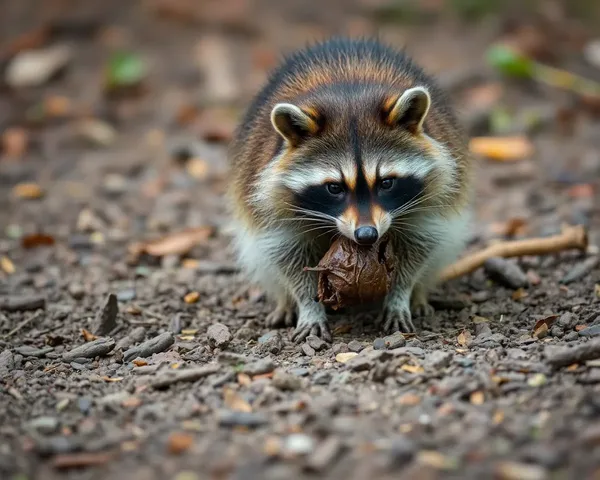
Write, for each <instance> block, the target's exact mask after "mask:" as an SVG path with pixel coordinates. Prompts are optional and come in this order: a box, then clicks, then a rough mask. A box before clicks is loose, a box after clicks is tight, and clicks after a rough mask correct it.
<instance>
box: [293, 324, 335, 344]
mask: <svg viewBox="0 0 600 480" xmlns="http://www.w3.org/2000/svg"><path fill="white" fill-rule="evenodd" d="M309 335H315V336H317V337H320V338H322V339H323V340H325V341H326V342H331V340H332V337H331V330H330V329H329V326H328V325H327V321H326V320H322V321H318V322H314V323H303V322H300V323H299V324H298V326H297V327H296V330H294V332H293V333H292V341H294V342H296V343H301V342H303V341H304V340H305V339H306V337H308V336H309Z"/></svg>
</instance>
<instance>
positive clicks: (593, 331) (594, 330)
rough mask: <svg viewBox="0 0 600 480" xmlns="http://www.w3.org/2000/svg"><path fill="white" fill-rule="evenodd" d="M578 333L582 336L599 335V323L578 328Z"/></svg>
mask: <svg viewBox="0 0 600 480" xmlns="http://www.w3.org/2000/svg"><path fill="white" fill-rule="evenodd" d="M579 335H580V336H582V337H596V336H598V335H600V325H593V326H591V327H587V328H584V329H583V330H579Z"/></svg>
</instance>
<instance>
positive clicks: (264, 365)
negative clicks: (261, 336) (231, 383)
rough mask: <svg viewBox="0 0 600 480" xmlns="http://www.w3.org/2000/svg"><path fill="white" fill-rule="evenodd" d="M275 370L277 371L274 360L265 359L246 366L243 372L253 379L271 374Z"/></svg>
mask: <svg viewBox="0 0 600 480" xmlns="http://www.w3.org/2000/svg"><path fill="white" fill-rule="evenodd" d="M273 370H275V363H273V360H271V359H270V358H263V359H261V360H258V361H256V362H252V363H249V364H247V365H245V366H244V368H243V369H242V372H243V373H245V374H246V375H250V376H251V377H253V376H254V375H262V374H264V373H271V372H272V371H273Z"/></svg>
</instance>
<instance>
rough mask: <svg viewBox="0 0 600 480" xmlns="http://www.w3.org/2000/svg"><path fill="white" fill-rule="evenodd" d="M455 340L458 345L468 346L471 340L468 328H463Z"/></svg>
mask: <svg viewBox="0 0 600 480" xmlns="http://www.w3.org/2000/svg"><path fill="white" fill-rule="evenodd" d="M456 341H457V342H458V344H459V345H461V346H463V347H468V346H469V345H471V342H472V341H473V335H471V332H469V331H468V330H463V331H462V332H460V333H459V335H458V337H457V338H456Z"/></svg>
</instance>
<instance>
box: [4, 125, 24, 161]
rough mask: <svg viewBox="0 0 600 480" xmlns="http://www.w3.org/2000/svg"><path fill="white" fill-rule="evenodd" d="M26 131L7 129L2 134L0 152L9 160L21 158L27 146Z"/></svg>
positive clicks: (15, 128) (17, 128) (16, 128)
mask: <svg viewBox="0 0 600 480" xmlns="http://www.w3.org/2000/svg"><path fill="white" fill-rule="evenodd" d="M28 142H29V140H28V136H27V131H26V130H25V129H23V128H20V127H11V128H7V129H6V130H5V131H4V133H3V134H2V150H3V152H4V154H5V155H6V156H8V157H11V158H18V157H22V156H23V155H24V154H25V152H26V150H27V144H28Z"/></svg>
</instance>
